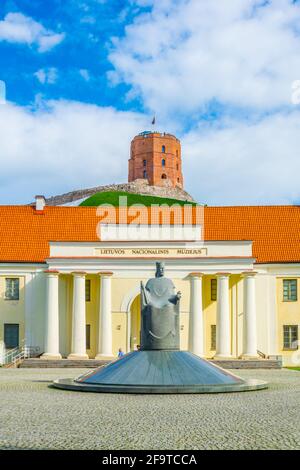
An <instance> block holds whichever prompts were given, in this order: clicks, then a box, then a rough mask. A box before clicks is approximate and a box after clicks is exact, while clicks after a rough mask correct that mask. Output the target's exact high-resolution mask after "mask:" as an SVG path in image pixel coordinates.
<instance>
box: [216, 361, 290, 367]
mask: <svg viewBox="0 0 300 470" xmlns="http://www.w3.org/2000/svg"><path fill="white" fill-rule="evenodd" d="M210 362H212V363H213V364H216V365H217V366H220V367H223V369H281V368H282V362H281V361H280V360H275V359H224V360H213V359H212V360H210Z"/></svg>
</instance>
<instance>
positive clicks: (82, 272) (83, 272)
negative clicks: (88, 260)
mask: <svg viewBox="0 0 300 470" xmlns="http://www.w3.org/2000/svg"><path fill="white" fill-rule="evenodd" d="M71 274H72V276H79V277H84V276H86V272H85V271H72V272H71Z"/></svg>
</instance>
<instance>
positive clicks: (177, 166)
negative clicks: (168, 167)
mask: <svg viewBox="0 0 300 470" xmlns="http://www.w3.org/2000/svg"><path fill="white" fill-rule="evenodd" d="M176 170H177V171H178V170H179V165H178V163H177V164H176Z"/></svg>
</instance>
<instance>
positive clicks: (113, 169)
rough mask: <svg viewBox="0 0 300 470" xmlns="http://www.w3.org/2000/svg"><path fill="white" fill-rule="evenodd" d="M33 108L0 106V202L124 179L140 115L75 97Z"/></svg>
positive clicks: (140, 125) (26, 199)
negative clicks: (89, 102)
mask: <svg viewBox="0 0 300 470" xmlns="http://www.w3.org/2000/svg"><path fill="white" fill-rule="evenodd" d="M40 104H41V105H42V104H43V105H44V106H43V107H41V108H40V109H38V110H30V109H26V108H22V107H18V106H15V105H12V104H9V103H8V104H6V105H4V106H0V165H1V168H2V170H1V175H0V203H2V204H3V203H10V204H11V203H27V202H30V201H31V200H32V197H33V196H34V194H39V193H41V194H45V195H47V196H52V195H55V194H60V193H63V192H66V191H71V190H73V189H76V188H86V187H91V186H96V185H101V184H109V183H112V182H122V181H127V166H128V158H129V146H130V140H131V138H132V137H133V136H134V135H135V134H136V133H138V132H140V131H141V130H143V129H144V125H145V119H144V117H143V116H142V115H139V114H136V113H131V112H119V111H116V110H115V109H113V108H101V107H98V106H94V105H87V104H82V103H77V102H66V101H56V102H51V103H49V102H46V103H45V102H44V103H40Z"/></svg>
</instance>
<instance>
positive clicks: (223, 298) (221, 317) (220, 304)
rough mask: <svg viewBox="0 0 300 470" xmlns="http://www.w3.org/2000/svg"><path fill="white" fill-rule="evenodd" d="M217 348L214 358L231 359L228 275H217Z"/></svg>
mask: <svg viewBox="0 0 300 470" xmlns="http://www.w3.org/2000/svg"><path fill="white" fill-rule="evenodd" d="M217 279H218V281H217V282H218V285H217V325H216V329H217V346H216V355H215V358H226V357H231V347H230V344H231V342H230V309H229V274H228V273H219V274H217Z"/></svg>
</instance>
